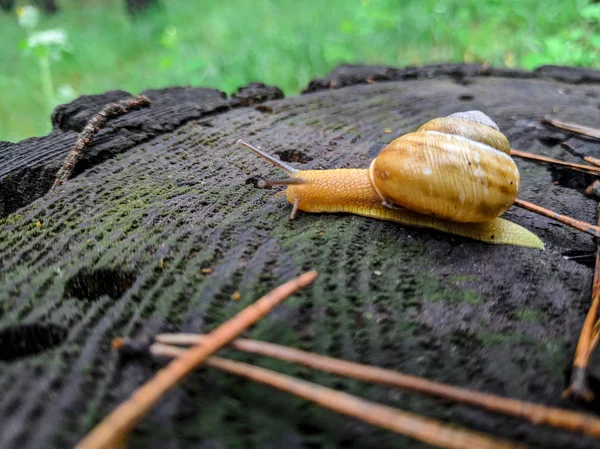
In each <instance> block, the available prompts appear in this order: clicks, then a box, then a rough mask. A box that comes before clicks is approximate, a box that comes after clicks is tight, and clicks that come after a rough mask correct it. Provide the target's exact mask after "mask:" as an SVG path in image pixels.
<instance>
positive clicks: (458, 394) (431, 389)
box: [155, 334, 600, 438]
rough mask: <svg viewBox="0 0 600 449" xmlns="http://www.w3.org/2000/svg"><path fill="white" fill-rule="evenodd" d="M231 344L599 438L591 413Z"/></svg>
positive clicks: (178, 338)
mask: <svg viewBox="0 0 600 449" xmlns="http://www.w3.org/2000/svg"><path fill="white" fill-rule="evenodd" d="M205 338H206V336H204V335H197V334H161V335H157V336H156V337H155V340H156V341H157V342H158V343H160V344H162V345H163V346H165V345H195V344H202V342H203V341H204V339H205ZM231 346H232V347H234V348H235V349H237V350H239V351H244V352H248V353H252V354H259V355H263V356H266V357H272V358H276V359H279V360H285V361H287V362H291V363H298V364H301V365H304V366H307V367H309V368H314V369H318V370H321V371H326V372H328V373H332V374H337V375H340V376H345V377H350V378H353V379H358V380H363V381H366V382H372V383H376V384H380V385H386V386H390V387H397V388H402V389H404V390H408V391H412V392H416V393H422V394H426V395H430V396H435V397H438V398H442V399H447V400H450V401H453V402H456V403H460V404H466V405H470V406H475V407H480V408H483V409H485V410H488V411H491V412H496V413H502V414H504V415H508V416H512V417H515V418H520V419H523V420H526V421H529V422H531V423H533V424H543V425H548V426H550V427H555V428H559V429H563V430H567V431H570V432H576V433H582V434H584V435H587V436H591V437H595V438H600V419H598V418H596V417H595V416H592V415H587V414H583V413H577V412H572V411H570V410H563V409H560V408H555V407H547V406H544V405H539V404H534V403H532V402H527V401H520V400H517V399H508V398H503V397H501V396H496V395H492V394H487V393H481V392H478V391H474V390H469V389H467V388H461V387H455V386H452V385H446V384H443V383H440V382H435V381H432V380H428V379H424V378H422V377H417V376H410V375H407V374H402V373H398V372H395V371H391V370H387V369H383V368H378V367H374V366H368V365H363V364H360V363H354V362H348V361H346V360H340V359H336V358H333V357H327V356H324V355H320V354H314V353H311V352H306V351H301V350H298V349H294V348H288V347H286V346H281V345H276V344H273V343H268V342H264V341H257V340H250V339H244V338H238V339H236V340H233V341H232V342H231Z"/></svg>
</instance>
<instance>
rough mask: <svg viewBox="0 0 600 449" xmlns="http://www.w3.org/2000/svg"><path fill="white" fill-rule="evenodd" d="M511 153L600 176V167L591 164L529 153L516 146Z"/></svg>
mask: <svg viewBox="0 0 600 449" xmlns="http://www.w3.org/2000/svg"><path fill="white" fill-rule="evenodd" d="M510 154H511V156H518V157H522V158H523V159H530V160H533V161H538V162H545V163H547V164H551V165H560V166H563V167H568V168H570V169H573V170H577V171H580V172H584V173H588V174H590V175H595V176H600V167H592V166H590V165H584V164H575V163H572V162H565V161H559V160H558V159H552V158H550V157H546V156H540V155H538V154H532V153H527V152H525V151H520V150H515V149H514V148H511V150H510ZM584 158H585V157H584ZM592 159H593V158H592ZM586 160H587V159H586ZM588 162H591V161H588ZM591 163H593V162H591Z"/></svg>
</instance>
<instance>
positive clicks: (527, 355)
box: [0, 65, 600, 449]
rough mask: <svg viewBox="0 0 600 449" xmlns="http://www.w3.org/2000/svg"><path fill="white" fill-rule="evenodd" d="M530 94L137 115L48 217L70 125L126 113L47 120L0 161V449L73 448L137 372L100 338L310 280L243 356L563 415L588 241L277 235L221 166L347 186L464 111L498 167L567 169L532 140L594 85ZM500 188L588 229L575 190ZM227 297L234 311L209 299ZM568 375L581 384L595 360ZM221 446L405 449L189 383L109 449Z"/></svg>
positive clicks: (246, 391)
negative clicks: (475, 115)
mask: <svg viewBox="0 0 600 449" xmlns="http://www.w3.org/2000/svg"><path fill="white" fill-rule="evenodd" d="M547 70H549V69H544V70H539V71H537V72H535V73H529V72H526V73H522V72H518V71H506V70H504V71H501V70H498V69H492V68H483V67H482V66H471V65H466V66H461V65H449V66H435V67H426V68H420V69H416V68H409V69H390V68H381V67H379V68H368V67H349V66H344V67H340V68H339V69H338V70H336V71H334V72H333V73H332V74H331V75H329V76H328V77H326V78H324V79H322V80H315V81H313V82H312V83H311V86H310V90H311V93H310V94H307V95H302V96H298V97H295V98H288V99H282V98H281V93H280V91H278V90H277V89H274V88H269V87H266V86H261V85H257V84H254V85H251V86H249V87H248V88H247V89H244V90H240V92H239V93H238V94H237V95H236V96H234V97H232V98H229V99H228V98H226V97H225V95H223V94H222V93H220V92H218V91H215V90H211V89H194V88H181V89H164V90H156V91H147V92H144V94H145V95H147V96H148V97H150V98H151V100H152V107H151V108H150V109H148V110H139V111H132V112H131V113H129V114H127V115H125V116H122V117H119V118H116V119H115V120H113V121H111V122H108V123H107V125H106V127H105V128H103V129H102V130H101V131H100V133H99V134H98V135H97V136H96V137H95V139H94V140H93V142H92V143H91V145H90V147H89V148H87V149H86V153H85V155H84V159H83V161H82V163H81V166H80V169H79V171H78V176H76V177H74V178H72V179H70V180H69V181H68V182H67V183H66V184H65V185H64V186H61V187H59V188H57V189H56V190H55V191H54V192H52V193H51V194H46V192H47V189H48V188H49V187H50V185H51V183H52V181H53V179H54V177H55V175H56V170H57V169H58V168H59V167H60V165H61V163H62V161H63V160H64V157H65V156H66V155H67V154H68V152H69V149H70V147H71V146H72V145H73V144H74V142H75V140H76V138H77V133H78V132H80V131H81V129H82V128H83V127H84V126H85V124H86V122H87V120H89V118H90V117H92V116H93V115H94V114H95V113H96V112H98V110H100V109H101V108H102V107H103V106H104V105H105V104H107V103H111V102H114V101H117V100H120V99H123V98H125V97H127V96H128V94H127V93H125V92H111V93H107V94H105V95H100V96H88V97H82V98H79V99H77V100H75V101H74V102H72V103H70V104H68V105H64V106H61V107H60V108H57V110H56V111H55V113H54V114H53V123H54V126H55V129H54V130H53V131H52V133H51V134H50V135H48V136H46V137H42V138H36V139H28V140H25V141H23V142H20V143H18V144H7V143H3V144H2V143H0V183H2V184H1V186H0V199H1V200H2V203H1V204H2V205H3V206H2V207H3V209H2V215H3V216H4V218H0V285H2V287H0V305H1V306H0V391H2V392H3V394H2V395H0V447H2V448H7V449H13V448H26V449H27V448H42V447H43V448H59V447H72V446H73V445H74V443H75V442H76V441H78V439H80V438H81V437H82V435H83V434H84V433H85V432H87V431H88V430H89V429H90V427H91V426H92V425H94V424H95V423H97V422H98V421H99V420H100V419H101V418H102V416H104V415H105V414H106V413H107V412H108V411H109V410H111V409H112V408H113V407H114V406H115V405H116V404H117V403H119V402H120V401H122V400H123V399H125V398H126V397H128V396H129V394H130V393H131V392H132V391H133V390H134V389H135V388H136V387H137V386H138V385H139V384H140V383H141V382H143V381H144V380H145V379H147V378H148V377H149V376H151V375H152V374H153V373H154V372H155V371H156V370H157V369H158V367H159V365H158V364H157V363H152V362H150V361H148V360H144V359H136V360H120V359H119V356H118V355H117V354H116V353H115V352H114V351H113V350H112V349H111V348H110V341H111V339H112V338H113V337H116V336H139V335H151V334H153V333H155V332H158V331H173V330H182V331H194V332H206V331H210V330H211V329H213V328H214V327H215V326H216V325H217V324H219V323H221V322H222V321H224V320H225V319H227V318H228V317H231V316H232V315H233V314H234V313H236V312H237V311H238V310H240V309H241V308H242V307H244V306H245V305H247V304H248V303H250V302H251V301H253V300H254V299H256V298H258V297H259V296H260V295H261V293H264V292H265V291H267V290H269V289H271V288H272V287H274V286H275V285H278V284H279V283H281V282H282V281H283V280H285V279H289V278H290V277H292V276H293V275H295V274H297V273H299V272H300V271H303V270H305V269H307V268H316V269H317V270H318V271H319V273H320V276H319V278H318V279H317V281H316V283H315V285H314V286H313V287H311V288H309V289H307V290H306V291H304V292H302V293H300V294H299V295H296V296H294V298H291V299H290V300H288V301H287V302H286V303H285V304H284V305H283V306H281V307H279V308H278V309H277V310H276V311H275V312H274V313H273V314H272V315H271V316H270V317H269V318H267V319H265V320H264V321H262V322H260V323H259V324H258V325H257V326H256V328H255V329H254V330H253V331H252V332H250V335H251V336H252V337H255V338H258V339H264V340H269V341H272V342H275V343H283V344H288V345H292V346H296V347H300V348H303V349H308V350H313V351H316V352H320V353H325V354H329V355H333V356H337V357H342V358H345V359H349V360H356V361H360V362H365V363H371V364H374V365H380V366H384V367H387V368H391V369H395V370H398V371H403V372H408V373H411V374H417V375H423V376H427V377H428V378H431V379H436V380H441V381H445V382H449V383H452V384H457V385H463V386H468V387H471V388H477V389H480V390H484V391H489V392H494V393H499V394H504V395H507V396H512V397H517V398H522V399H528V400H533V401H537V402H541V403H545V404H553V405H563V406H566V407H574V408H575V407H582V406H580V405H576V404H572V403H570V402H568V401H561V399H560V395H561V392H562V390H563V389H564V387H565V383H566V380H567V378H568V374H569V372H570V363H571V360H572V356H573V351H574V346H575V343H576V340H577V336H578V333H579V329H580V327H581V324H582V322H583V318H584V316H585V313H586V311H587V308H588V306H589V297H590V290H591V281H592V270H591V264H593V253H594V251H595V245H594V242H593V241H592V239H591V238H590V237H588V236H586V235H583V234H581V233H577V232H575V231H573V230H571V229H567V228H565V227H563V226H560V225H556V224H554V223H550V222H549V221H548V220H546V219H544V218H541V217H537V216H533V215H531V214H530V213H528V212H526V211H523V210H519V209H514V208H513V209H511V210H510V211H509V212H508V213H507V218H509V219H511V220H514V221H515V222H517V223H519V224H521V225H523V226H525V227H527V228H529V229H531V230H532V231H534V232H536V233H537V234H538V235H539V236H540V237H541V238H542V240H543V241H544V242H545V244H546V250H545V251H537V250H530V249H524V248H516V247H508V246H492V245H485V244H482V243H478V242H474V241H470V240H467V239H461V238H455V237H452V236H448V235H445V234H441V233H437V232H433V231H426V230H419V229H414V228H408V227H403V226H399V225H394V224H390V223H384V222H380V221H377V220H370V219H366V218H361V217H355V216H348V215H342V214H307V213H300V214H299V215H298V217H297V218H296V220H295V221H293V222H289V221H288V218H287V217H288V214H289V212H290V206H289V204H287V203H286V201H285V199H283V198H280V197H274V195H273V194H274V193H275V191H277V190H279V189H269V190H258V189H255V188H254V184H255V183H256V180H257V179H259V178H265V177H273V178H274V177H279V176H280V174H279V173H278V172H277V170H276V169H274V168H273V167H271V166H269V165H268V164H267V163H266V162H265V161H263V160H262V159H259V158H257V157H255V156H254V155H252V154H250V153H249V152H248V151H246V150H244V149H242V148H239V147H237V146H235V145H234V142H235V140H236V139H238V138H240V137H242V138H245V139H247V140H248V141H249V142H251V143H254V144H258V145H261V146H262V147H263V148H264V149H266V150H268V151H270V152H272V153H274V154H278V155H279V156H280V157H281V158H283V159H287V160H294V161H295V162H293V163H294V164H295V165H296V166H297V167H299V168H305V169H306V168H334V167H366V166H368V164H369V161H370V159H371V158H372V157H374V156H376V155H377V154H378V152H379V151H380V150H381V149H382V148H383V147H384V146H385V145H386V144H387V143H388V142H390V141H391V140H392V139H394V138H395V137H397V136H399V135H401V134H404V133H407V132H410V131H413V130H414V129H416V128H417V127H418V126H419V125H420V124H422V123H424V122H425V121H427V120H429V119H431V118H434V117H439V116H444V115H448V114H450V113H453V112H456V111H460V110H469V109H480V110H483V111H484V112H486V113H487V114H488V115H490V116H491V117H492V118H493V119H494V120H496V121H497V123H498V124H499V126H500V129H501V130H502V131H504V133H505V134H506V135H507V136H508V137H509V139H510V141H511V143H512V145H513V147H515V148H519V149H522V150H527V151H531V152H535V153H542V154H545V155H548V156H551V157H555V158H562V159H566V160H577V159H575V158H574V156H572V155H570V154H568V153H566V152H565V151H564V150H563V149H562V148H561V147H560V143H561V142H562V141H564V140H566V139H569V141H570V142H572V143H573V146H574V147H576V148H577V150H578V151H579V152H581V153H584V154H589V155H593V156H596V157H597V156H598V153H599V151H598V145H599V144H598V143H594V142H592V141H588V140H583V139H578V138H575V137H573V136H570V135H569V134H567V133H563V132H560V131H556V130H553V129H550V128H548V127H546V126H544V125H542V124H540V122H539V119H540V117H541V116H543V115H549V114H551V115H552V114H553V115H555V116H556V117H557V118H560V119H562V120H564V121H571V122H578V123H581V124H587V125H595V124H597V123H599V122H600V108H599V107H598V106H599V105H600V85H599V84H596V83H593V82H592V81H593V80H594V79H596V78H595V75H594V73H592V72H589V71H577V70H574V69H564V68H561V69H560V70H559V69H552V71H550V72H549V71H547ZM565 74H568V76H567V75H565ZM553 78H561V79H566V80H567V81H557V80H556V79H553ZM384 80H389V81H388V82H380V81H384ZM332 87H333V89H331V88H332ZM341 87H343V88H341ZM260 101H265V103H262V104H257V103H259V102H260ZM553 111H554V112H553ZM389 130H391V132H389ZM517 164H518V166H519V169H520V172H521V178H522V181H521V192H520V197H521V198H523V199H525V200H530V201H534V202H536V203H539V204H541V205H544V206H547V207H549V208H552V209H554V210H556V211H559V212H563V213H567V214H569V215H572V216H575V217H577V218H579V219H582V220H586V221H588V222H595V221H596V217H595V210H596V203H595V202H594V201H592V200H590V199H587V198H585V197H584V196H583V195H582V194H581V192H582V191H583V189H585V188H586V187H587V185H588V184H589V183H590V182H591V181H592V180H591V179H588V178H586V177H585V175H579V174H577V173H571V172H566V171H562V170H554V169H551V168H549V167H548V166H546V165H541V164H536V163H532V162H527V161H523V160H517ZM10 189H12V190H10ZM7 192H8V193H7ZM586 255H590V257H589V258H586ZM563 256H567V257H572V256H577V258H575V259H570V260H569V259H566V258H565V257H563ZM203 268H212V269H213V270H214V271H213V272H212V274H207V273H205V272H203V271H202V269H203ZM236 291H239V292H240V293H241V296H242V299H241V300H239V301H235V300H233V299H231V296H232V294H233V293H234V292H236ZM228 355H234V356H236V357H239V356H237V355H235V354H234V353H233V352H230V353H228ZM248 360H250V361H252V362H253V363H258V364H262V365H268V366H269V367H272V368H276V369H278V370H280V371H284V372H286V373H292V374H296V375H297V374H300V375H302V376H304V377H307V378H309V379H310V380H313V381H316V382H319V383H322V384H325V385H328V386H334V387H336V388H340V389H343V390H346V391H349V392H352V393H355V394H359V395H361V396H363V397H368V398H370V399H374V400H378V401H382V402H385V403H388V404H390V405H393V406H397V407H400V408H402V409H406V410H411V411H414V412H417V413H421V414H425V415H427V416H431V417H435V418H441V419H445V420H447V421H449V422H452V423H455V424H457V425H463V426H469V427H472V428H475V429H478V430H481V431H485V432H490V433H492V434H495V435H500V436H503V437H505V438H512V439H516V440H521V441H524V442H526V443H529V444H531V445H533V446H534V447H545V448H555V449H558V448H563V447H570V448H573V449H580V448H593V447H596V446H597V441H592V440H590V439H588V438H585V437H579V436H574V435H569V434H566V433H560V432H556V431H549V430H547V429H545V428H539V427H535V426H533V425H529V424H522V423H519V422H517V421H516V420H512V419H505V418H500V417H498V416H496V415H492V414H487V413H483V412H480V411H474V410H473V409H469V408H466V407H458V406H452V405H450V404H448V403H442V402H437V401H430V400H427V399H423V398H421V397H419V396H415V395H406V394H401V393H398V392H390V391H389V390H386V389H383V388H365V387H364V386H361V384H359V383H356V382H346V381H338V380H336V379H334V378H332V377H330V376H327V375H322V374H312V373H308V372H306V371H303V370H298V369H295V368H292V367H290V366H289V365H286V364H283V363H281V364H280V363H269V362H265V361H264V360H262V359H259V358H255V357H251V358H249V359H248ZM591 372H592V373H594V374H595V375H596V376H597V375H598V373H600V364H599V361H598V358H596V359H595V360H594V361H593V363H592V369H591ZM592 381H593V386H594V387H596V388H597V387H598V385H597V382H596V381H595V379H592ZM597 396H600V394H599V392H597ZM591 407H592V408H593V407H596V411H597V410H598V409H599V408H598V404H597V403H596V404H592V406H591ZM234 446H237V447H249V446H252V447H261V448H262V447H289V448H296V447H297V448H300V447H305V446H312V447H317V446H318V447H323V446H329V447H336V446H337V447H354V448H372V447H379V448H381V449H387V448H398V447H407V448H408V447H410V448H415V447H424V446H422V445H417V444H414V443H413V442H412V441H409V440H406V439H402V438H399V437H395V436H393V435H390V434H389V433H388V432H384V431H379V430H374V429H373V428H371V427H369V426H366V425H362V424H359V423H357V422H355V421H353V420H348V419H345V418H341V417H339V416H337V415H335V414H334V413H330V412H326V411H323V410H321V409H319V408H318V407H314V406H307V405H305V404H304V403H302V402H300V401H297V400H295V399H294V398H290V397H289V396H287V395H285V394H280V393H277V392H274V391H272V390H270V389H268V388H266V387H261V386H256V385H253V384H250V383H248V382H245V381H240V380H239V379H236V378H233V377H230V376H226V375H223V374H220V373H215V372H213V371H205V370H199V371H198V373H195V374H193V375H192V376H191V377H190V378H189V379H187V380H186V381H185V382H183V383H182V385H181V387H180V388H178V389H177V390H175V391H174V392H172V393H171V394H170V395H169V396H168V397H167V398H166V399H165V400H164V401H162V402H161V403H160V404H159V405H158V406H157V408H156V409H155V410H154V411H153V412H152V413H151V414H150V415H149V416H148V417H147V418H146V419H145V420H144V421H143V422H142V423H141V425H140V426H138V428H137V430H136V432H135V433H134V435H133V437H132V440H131V446H130V447H150V448H165V447H167V448H182V449H184V448H192V447H205V448H208V447H234Z"/></svg>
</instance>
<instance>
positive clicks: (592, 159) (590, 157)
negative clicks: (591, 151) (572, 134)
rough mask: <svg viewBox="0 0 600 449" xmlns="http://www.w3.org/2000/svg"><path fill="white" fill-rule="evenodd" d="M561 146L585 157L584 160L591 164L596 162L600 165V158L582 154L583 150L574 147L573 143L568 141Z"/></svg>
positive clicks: (582, 157) (596, 164)
mask: <svg viewBox="0 0 600 449" xmlns="http://www.w3.org/2000/svg"><path fill="white" fill-rule="evenodd" d="M560 146H561V147H563V148H564V149H565V150H567V151H568V152H569V153H571V154H573V155H575V156H577V157H579V158H581V159H583V160H584V161H586V162H589V163H590V164H594V165H595V166H596V167H600V159H598V158H596V157H592V156H586V155H585V154H582V153H581V152H579V151H577V150H576V149H575V148H573V147H572V146H571V145H569V144H568V143H567V142H563V143H561V144H560Z"/></svg>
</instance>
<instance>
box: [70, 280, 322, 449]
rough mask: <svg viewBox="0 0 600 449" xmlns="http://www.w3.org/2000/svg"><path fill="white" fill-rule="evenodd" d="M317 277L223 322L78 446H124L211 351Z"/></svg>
mask: <svg viewBox="0 0 600 449" xmlns="http://www.w3.org/2000/svg"><path fill="white" fill-rule="evenodd" d="M316 276H317V272H316V271H309V272H307V273H304V274H303V275H301V276H299V277H297V278H295V279H292V280H290V281H288V282H286V283H285V284H283V285H281V286H279V287H277V288H276V289H275V290H273V291H271V292H270V293H268V294H267V295H265V296H263V297H262V298H260V299H259V300H257V301H256V302H255V303H253V304H251V305H250V306H248V307H246V308H245V309H244V310H242V311H241V312H240V313H238V314H237V315H236V316H234V317H233V318H231V319H230V320H229V321H226V322H225V323H223V324H221V325H220V326H219V327H217V328H216V329H215V330H214V331H213V332H211V333H210V334H209V335H208V336H207V338H206V340H205V341H204V342H203V344H202V346H193V347H191V348H190V349H187V350H185V351H184V352H183V353H182V354H181V356H180V357H179V358H177V359H175V360H173V361H171V363H169V364H168V365H167V366H166V367H165V368H163V369H162V370H160V371H159V372H158V373H156V375H155V376H154V377H153V378H152V379H150V380H149V381H147V382H146V383H145V384H143V385H142V386H141V387H140V388H138V389H137V390H136V391H135V392H134V393H133V394H132V395H131V396H130V398H129V399H128V400H126V401H125V402H123V403H122V404H121V405H119V406H118V407H117V408H116V409H115V410H114V411H113V412H112V413H110V414H109V415H108V416H107V417H106V418H104V420H103V421H102V422H101V423H100V424H98V425H97V426H96V427H95V428H94V429H93V430H92V431H91V432H90V433H89V434H88V435H87V436H86V437H85V438H84V439H83V440H82V441H81V442H80V443H79V444H78V445H77V446H76V449H120V448H122V447H123V446H124V444H125V442H126V439H127V436H128V435H129V433H130V432H131V430H132V429H133V427H134V426H135V425H136V424H137V423H138V422H139V421H140V420H141V419H142V418H143V417H144V416H145V415H146V413H147V412H148V411H150V409H151V408H152V407H153V406H154V405H155V404H156V403H157V402H158V401H159V400H160V399H161V398H162V397H163V396H164V395H165V393H166V392H167V391H169V390H170V389H172V388H173V387H174V386H175V385H176V384H177V383H178V382H180V381H181V380H182V379H183V378H184V377H185V376H186V375H187V374H189V373H190V372H191V371H192V370H193V369H194V368H196V367H197V366H198V365H200V364H201V363H202V362H204V361H205V360H206V359H207V358H208V357H209V356H210V355H211V354H213V353H214V352H216V351H217V350H219V349H220V348H221V347H223V346H225V345H226V344H227V343H229V342H230V341H231V340H233V339H234V338H236V337H237V336H239V335H240V334H241V333H242V332H244V331H245V330H246V329H247V328H248V327H250V326H252V325H253V324H254V323H256V322H257V321H258V320H260V319H261V318H262V317H263V316H265V315H266V314H267V313H269V311H271V310H272V309H273V308H274V307H275V306H277V305H278V304H279V303H281V302H282V301H283V300H284V299H286V298H287V297H288V296H290V295H291V294H293V293H294V292H295V291H297V290H299V289H300V288H302V287H305V286H306V285H308V284H310V283H311V282H312V281H313V280H314V279H315V278H316ZM117 346H118V344H117Z"/></svg>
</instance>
